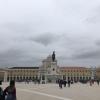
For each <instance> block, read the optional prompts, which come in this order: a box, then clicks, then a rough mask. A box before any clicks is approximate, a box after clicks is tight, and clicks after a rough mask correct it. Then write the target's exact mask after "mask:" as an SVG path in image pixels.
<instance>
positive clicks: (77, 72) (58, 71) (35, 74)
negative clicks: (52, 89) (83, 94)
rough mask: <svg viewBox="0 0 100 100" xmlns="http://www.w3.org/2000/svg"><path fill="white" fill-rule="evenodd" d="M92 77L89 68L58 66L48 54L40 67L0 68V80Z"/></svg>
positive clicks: (86, 78)
mask: <svg viewBox="0 0 100 100" xmlns="http://www.w3.org/2000/svg"><path fill="white" fill-rule="evenodd" d="M91 77H92V72H91V69H90V68H86V67H77V66H65V67H60V66H58V64H57V59H56V58H55V60H54V61H52V56H51V55H49V56H48V57H47V58H46V59H44V60H43V61H42V65H41V66H40V67H11V68H5V69H0V80H3V81H10V80H15V81H24V80H35V79H39V80H40V81H41V82H45V83H47V82H56V80H57V79H64V80H68V79H71V80H73V81H78V80H89V79H91Z"/></svg>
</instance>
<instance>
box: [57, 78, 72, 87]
mask: <svg viewBox="0 0 100 100" xmlns="http://www.w3.org/2000/svg"><path fill="white" fill-rule="evenodd" d="M58 84H59V87H60V88H62V86H64V87H66V84H68V87H70V84H71V81H70V80H68V81H66V80H62V79H59V80H58Z"/></svg>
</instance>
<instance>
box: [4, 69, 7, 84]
mask: <svg viewBox="0 0 100 100" xmlns="http://www.w3.org/2000/svg"><path fill="white" fill-rule="evenodd" d="M4 82H7V72H6V71H5V72H4Z"/></svg>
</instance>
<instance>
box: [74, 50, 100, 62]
mask: <svg viewBox="0 0 100 100" xmlns="http://www.w3.org/2000/svg"><path fill="white" fill-rule="evenodd" d="M72 57H73V58H74V59H80V60H81V59H100V50H94V51H88V52H83V53H82V52H81V53H77V54H74V55H72Z"/></svg>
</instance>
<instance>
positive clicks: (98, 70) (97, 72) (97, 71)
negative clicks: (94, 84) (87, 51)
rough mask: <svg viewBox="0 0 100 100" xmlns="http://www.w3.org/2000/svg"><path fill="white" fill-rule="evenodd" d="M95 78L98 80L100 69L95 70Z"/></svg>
mask: <svg viewBox="0 0 100 100" xmlns="http://www.w3.org/2000/svg"><path fill="white" fill-rule="evenodd" d="M96 78H97V79H99V80H100V67H98V68H96Z"/></svg>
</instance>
